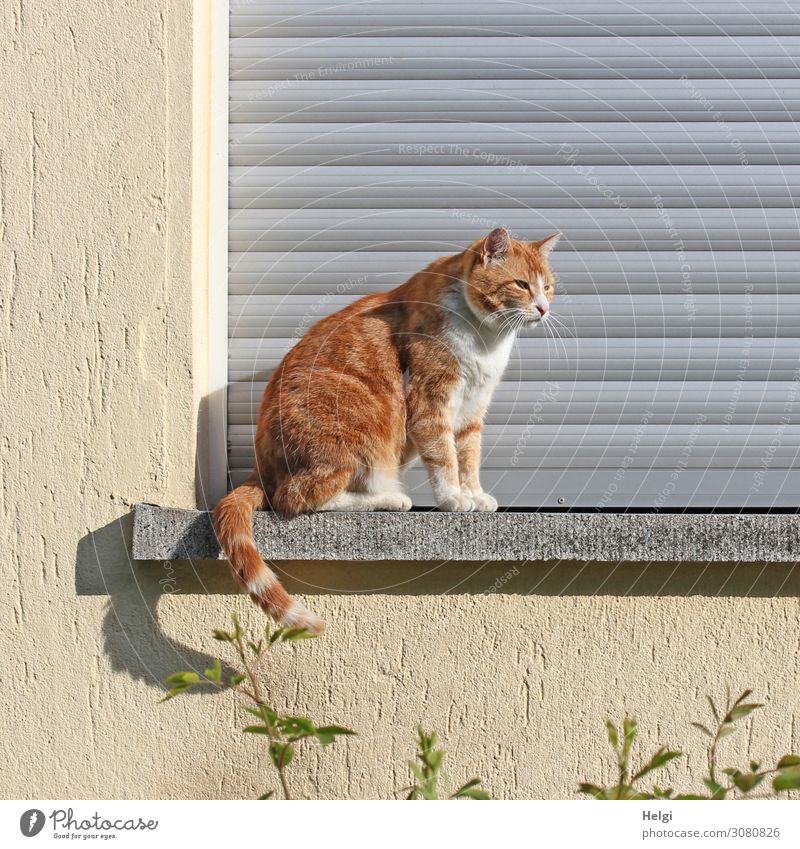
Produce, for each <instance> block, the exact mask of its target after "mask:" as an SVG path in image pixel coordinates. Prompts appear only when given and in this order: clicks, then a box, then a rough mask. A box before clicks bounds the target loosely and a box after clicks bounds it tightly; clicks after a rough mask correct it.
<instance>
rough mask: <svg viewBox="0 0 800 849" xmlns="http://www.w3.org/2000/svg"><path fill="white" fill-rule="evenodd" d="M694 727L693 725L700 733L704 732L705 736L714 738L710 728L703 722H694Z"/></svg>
mask: <svg viewBox="0 0 800 849" xmlns="http://www.w3.org/2000/svg"><path fill="white" fill-rule="evenodd" d="M692 725H693V726H694V727H695V728H697V729H698V730H699V731H702V732H703V734H705V735H707V736H708V737H713V736H714V735H713V734H712V733H711V730H710V729H709V728H707V727H706V726H705V725H703V723H702V722H693V723H692Z"/></svg>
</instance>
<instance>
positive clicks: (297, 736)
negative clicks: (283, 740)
mask: <svg viewBox="0 0 800 849" xmlns="http://www.w3.org/2000/svg"><path fill="white" fill-rule="evenodd" d="M275 724H276V725H277V726H278V727H279V728H280V729H281V731H282V732H283V733H284V734H285V735H286V736H287V737H288V738H289V739H290V740H292V741H294V740H301V739H302V738H303V737H311V736H313V735H314V734H315V733H316V730H317V729H316V728H315V727H314V723H313V722H311V720H310V719H306V718H305V717H303V716H279V717H277V718H276V720H275Z"/></svg>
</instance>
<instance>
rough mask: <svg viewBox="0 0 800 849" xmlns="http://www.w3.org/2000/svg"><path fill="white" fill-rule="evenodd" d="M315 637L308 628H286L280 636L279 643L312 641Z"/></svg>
mask: <svg viewBox="0 0 800 849" xmlns="http://www.w3.org/2000/svg"><path fill="white" fill-rule="evenodd" d="M316 636H317V635H316V634H314V633H313V632H311V631H309V630H308V628H286V629H284V631H283V633H282V634H281V642H284V643H288V642H292V641H295V640H313V639H314V637H316Z"/></svg>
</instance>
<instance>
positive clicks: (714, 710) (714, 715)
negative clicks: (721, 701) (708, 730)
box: [706, 696, 719, 723]
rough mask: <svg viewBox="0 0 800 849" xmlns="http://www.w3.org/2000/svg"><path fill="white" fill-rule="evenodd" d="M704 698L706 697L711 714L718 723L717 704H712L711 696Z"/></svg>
mask: <svg viewBox="0 0 800 849" xmlns="http://www.w3.org/2000/svg"><path fill="white" fill-rule="evenodd" d="M706 699H708V704H709V705H710V707H711V715H712V716H713V717H714V719H715V720H716V721H717V723H719V713H718V712H717V706H716V705H715V704H714V699H712V698H711V696H706Z"/></svg>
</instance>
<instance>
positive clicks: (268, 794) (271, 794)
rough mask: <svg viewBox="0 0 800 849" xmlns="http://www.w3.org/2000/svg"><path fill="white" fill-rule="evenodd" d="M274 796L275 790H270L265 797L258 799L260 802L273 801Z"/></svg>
mask: <svg viewBox="0 0 800 849" xmlns="http://www.w3.org/2000/svg"><path fill="white" fill-rule="evenodd" d="M274 795H275V791H274V790H268V791H267V792H266V793H264V795H263V796H259V797H258V801H259V802H263V801H264V800H265V799H271V798H272V797H273V796H274Z"/></svg>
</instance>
